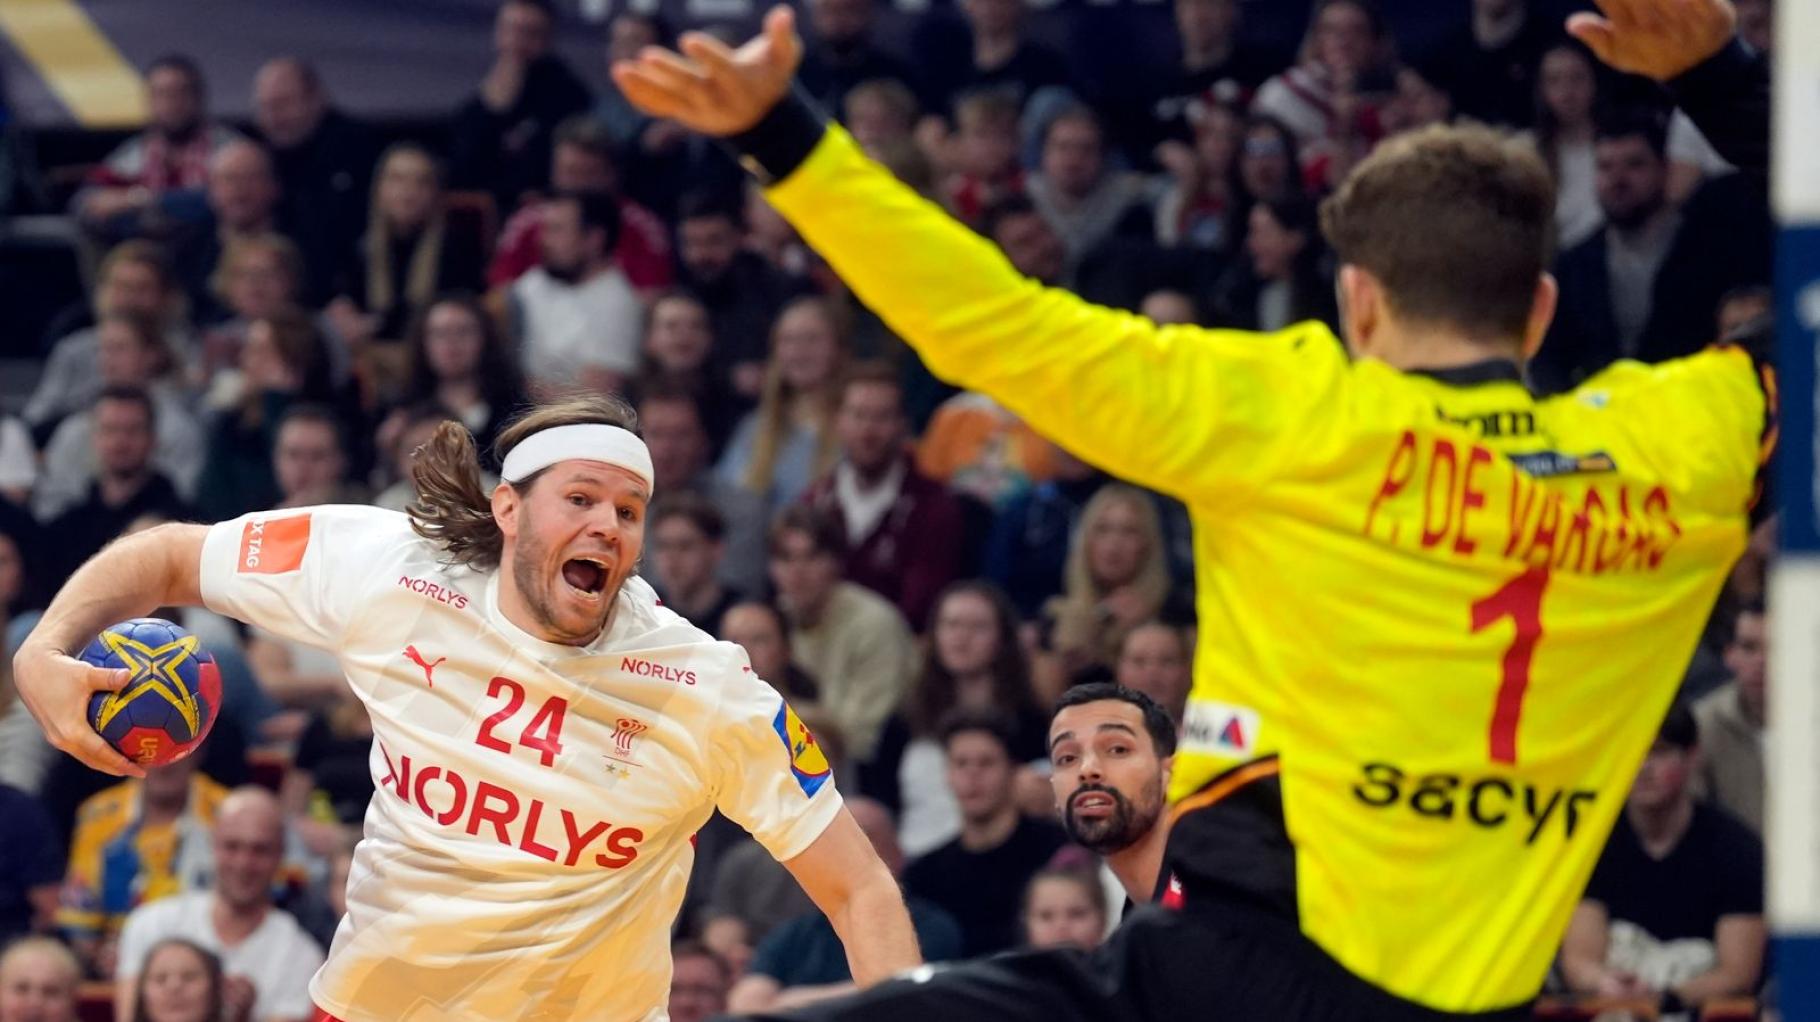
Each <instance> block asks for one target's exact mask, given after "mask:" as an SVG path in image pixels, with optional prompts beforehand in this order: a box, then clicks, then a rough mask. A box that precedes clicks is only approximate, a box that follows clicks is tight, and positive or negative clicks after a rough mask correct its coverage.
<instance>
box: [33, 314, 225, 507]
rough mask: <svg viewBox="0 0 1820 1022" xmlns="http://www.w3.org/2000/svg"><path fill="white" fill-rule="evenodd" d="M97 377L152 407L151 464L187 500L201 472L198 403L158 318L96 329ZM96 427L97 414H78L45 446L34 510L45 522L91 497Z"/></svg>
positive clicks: (97, 451) (118, 318) (112, 320)
mask: <svg viewBox="0 0 1820 1022" xmlns="http://www.w3.org/2000/svg"><path fill="white" fill-rule="evenodd" d="M95 336H96V342H97V343H96V364H95V367H94V368H95V375H96V376H98V377H100V380H101V386H102V389H103V392H104V393H105V392H106V391H107V389H108V388H134V389H139V390H142V391H143V392H144V393H145V395H146V397H147V398H149V399H150V401H151V403H152V411H153V416H152V418H153V445H152V467H153V468H154V469H156V470H157V471H158V472H159V473H161V474H162V475H164V476H165V478H167V479H169V480H170V481H171V484H172V485H173V486H175V487H176V490H177V493H178V495H179V496H180V497H182V498H184V499H185V500H187V499H188V498H189V496H190V495H192V494H194V493H195V492H196V481H197V477H198V476H200V475H201V473H202V456H203V440H204V433H203V431H202V426H201V424H200V423H199V422H197V420H196V415H195V412H194V411H193V408H194V406H195V402H194V399H193V397H192V396H191V394H190V392H189V390H188V389H187V388H186V387H184V386H183V385H182V382H181V380H180V379H179V374H178V366H177V364H176V358H175V356H174V355H172V353H171V351H170V348H169V347H167V346H166V344H165V338H164V330H163V327H162V326H160V325H159V324H158V322H157V321H155V320H150V319H145V318H142V317H135V316H123V315H111V316H107V317H105V318H103V319H102V321H101V323H100V325H99V326H97V327H96V329H95ZM99 426H100V423H99V421H98V419H97V416H96V413H95V410H94V409H92V408H91V409H90V410H88V411H84V412H78V413H76V414H74V415H71V416H69V417H68V418H66V419H64V420H63V421H62V422H61V423H59V424H58V426H57V429H56V431H55V432H54V433H52V434H51V438H50V441H49V442H48V443H46V444H45V447H44V473H43V475H41V476H40V477H39V479H38V482H37V486H36V487H35V490H34V494H33V505H34V507H35V508H36V510H37V513H38V517H39V519H40V520H43V521H49V520H50V519H52V518H55V517H56V516H57V515H59V514H61V513H62V512H63V510H64V509H65V508H68V507H71V506H74V505H75V504H76V503H78V502H79V501H81V500H82V498H83V497H84V496H85V495H86V494H87V493H88V489H89V486H90V484H91V483H93V482H94V481H95V479H96V477H97V475H98V474H99V470H100V461H99V459H100V456H101V446H100V444H99V443H98V438H97V436H96V432H97V429H98V428H99Z"/></svg>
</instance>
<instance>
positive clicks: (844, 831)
mask: <svg viewBox="0 0 1820 1022" xmlns="http://www.w3.org/2000/svg"><path fill="white" fill-rule="evenodd" d="M784 866H785V867H786V868H787V869H789V870H790V875H791V876H794V877H795V878H796V882H797V883H798V884H800V885H802V889H803V892H804V893H806V894H808V895H809V899H810V900H811V901H813V902H815V906H816V907H817V908H819V909H821V910H822V914H823V915H825V916H827V917H828V922H830V923H832V924H833V925H834V932H835V933H836V934H837V935H838V936H839V937H840V941H841V946H843V947H845V948H846V949H847V965H848V967H849V968H851V970H852V972H853V981H854V982H855V983H857V984H859V985H860V986H862V987H864V986H870V985H872V984H873V983H877V982H879V981H880V980H884V979H889V978H890V977H891V976H893V975H895V974H896V973H899V972H902V971H904V970H905V969H911V968H915V967H916V966H918V965H921V964H922V962H923V958H922V955H921V953H920V952H918V950H917V947H916V931H915V930H914V929H913V928H912V927H911V925H910V912H909V910H908V909H906V908H904V896H903V894H902V893H900V892H899V891H898V889H897V881H896V880H894V879H892V876H891V871H890V870H889V869H887V868H885V863H884V862H883V860H881V859H880V858H879V857H878V853H877V852H876V851H874V850H873V848H872V842H871V841H870V840H868V839H867V837H866V833H865V831H863V830H861V829H860V827H859V824H858V823H856V822H854V819H853V816H852V814H851V813H849V812H847V811H846V810H845V809H842V810H841V811H840V812H839V813H838V814H837V815H836V816H835V817H834V821H833V822H832V823H830V824H828V827H827V829H826V830H824V831H822V833H821V836H820V837H818V838H816V839H815V841H814V842H813V843H812V844H810V845H809V847H808V848H806V849H804V850H803V851H802V852H801V853H800V854H798V855H796V856H795V857H793V858H791V859H789V860H787V861H785V862H784Z"/></svg>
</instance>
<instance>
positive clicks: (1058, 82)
mask: <svg viewBox="0 0 1820 1022" xmlns="http://www.w3.org/2000/svg"><path fill="white" fill-rule="evenodd" d="M957 6H959V7H960V10H961V14H962V15H963V16H965V18H966V21H967V24H966V30H965V31H964V32H962V33H952V34H950V35H949V36H948V37H946V38H939V39H929V40H926V41H925V44H924V46H923V52H921V53H918V54H916V55H915V60H916V65H917V67H919V68H921V69H923V77H924V81H925V84H926V87H927V89H928V93H929V98H930V103H931V104H932V105H933V106H934V108H935V109H933V110H932V111H931V112H933V113H938V114H947V113H949V112H950V111H952V110H953V107H954V101H955V100H956V99H958V98H959V97H960V96H961V95H962V94H963V93H967V92H972V91H974V90H976V89H982V88H1002V89H1006V90H1007V91H1009V92H1010V93H1011V94H1012V96H1013V97H1014V98H1015V99H1016V100H1017V104H1018V106H1019V107H1020V108H1021V107H1023V106H1024V105H1025V104H1027V103H1028V102H1030V99H1031V97H1033V96H1034V95H1036V93H1037V92H1038V91H1040V90H1042V89H1044V88H1047V87H1050V86H1056V87H1066V86H1067V85H1068V80H1069V77H1070V76H1069V74H1068V64H1067V62H1066V61H1064V60H1063V59H1062V57H1061V55H1060V54H1057V53H1056V52H1055V51H1054V50H1051V49H1049V48H1048V47H1047V46H1044V45H1042V44H1041V43H1039V42H1036V41H1035V40H1033V39H1031V38H1030V37H1029V35H1028V34H1027V32H1026V29H1027V27H1028V25H1027V23H1026V22H1025V20H1024V15H1025V9H1024V0H960V3H959V4H958V5H957Z"/></svg>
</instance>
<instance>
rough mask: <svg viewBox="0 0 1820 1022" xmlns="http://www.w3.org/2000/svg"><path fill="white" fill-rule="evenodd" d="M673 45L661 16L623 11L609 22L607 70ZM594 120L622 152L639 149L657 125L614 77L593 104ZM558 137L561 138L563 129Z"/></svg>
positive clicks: (673, 128) (670, 127)
mask: <svg viewBox="0 0 1820 1022" xmlns="http://www.w3.org/2000/svg"><path fill="white" fill-rule="evenodd" d="M671 45H673V41H672V40H671V38H670V31H669V27H668V26H667V25H665V24H664V22H663V18H662V16H661V15H659V14H657V13H655V12H650V11H639V10H634V9H632V8H631V7H622V8H620V9H619V11H618V13H616V14H614V15H613V18H612V20H611V21H609V22H607V66H608V67H612V66H613V65H614V64H616V63H618V62H619V61H622V60H631V59H633V58H634V57H637V56H638V53H639V51H640V50H643V49H644V48H645V47H647V46H671ZM593 117H594V120H596V121H599V122H600V123H601V125H602V126H604V127H605V128H606V129H607V136H608V138H610V139H611V140H612V143H613V147H614V148H615V149H619V150H621V151H627V150H632V149H634V148H635V147H637V146H639V145H640V142H641V139H643V137H644V135H645V132H647V131H649V130H650V129H651V128H653V127H656V126H657V124H658V122H656V121H653V120H652V119H651V118H650V117H647V116H646V115H645V114H644V112H643V111H641V110H639V109H638V108H637V107H634V106H633V105H632V104H631V102H629V101H628V100H627V99H626V97H625V94H624V93H622V92H620V91H619V84H618V83H617V82H615V81H613V77H612V76H611V75H608V76H606V78H605V85H604V86H603V87H602V89H601V92H600V98H599V99H597V100H595V101H594V113H593ZM680 130H681V129H680V128H677V127H676V126H675V125H673V124H672V125H668V126H667V127H666V128H665V129H663V133H666V134H667V133H672V132H678V131H680ZM557 133H558V134H559V135H560V134H561V131H560V129H559V130H558V132H557Z"/></svg>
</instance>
